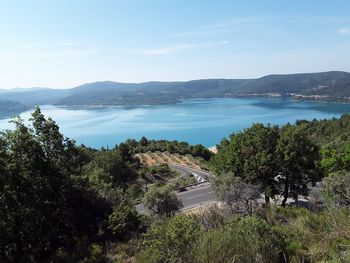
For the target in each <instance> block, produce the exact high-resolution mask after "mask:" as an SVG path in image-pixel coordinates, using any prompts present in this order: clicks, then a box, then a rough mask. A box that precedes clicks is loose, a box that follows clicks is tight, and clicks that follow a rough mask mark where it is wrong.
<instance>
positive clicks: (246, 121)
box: [0, 98, 350, 148]
mask: <svg viewBox="0 0 350 263" xmlns="http://www.w3.org/2000/svg"><path fill="white" fill-rule="evenodd" d="M41 108H42V111H43V113H44V114H45V115H46V116H51V117H52V118H53V119H54V120H55V121H56V122H57V123H58V124H59V126H60V127H61V131H62V132H63V133H64V135H65V136H67V137H69V138H72V139H75V140H76V141H77V142H78V143H84V144H85V145H88V146H91V147H95V148H100V147H102V146H104V147H107V146H108V147H113V146H114V145H116V144H118V143H120V142H123V141H125V140H126V139H129V138H133V139H140V138H141V137H142V136H145V137H147V138H149V139H167V140H178V141H187V142H189V143H191V144H197V143H200V144H203V145H204V146H213V145H215V144H217V143H219V142H220V140H221V139H222V138H223V137H227V136H228V135H229V134H230V133H232V132H235V131H238V130H242V129H244V128H247V127H249V126H250V125H251V124H252V123H255V122H262V123H265V124H267V123H271V124H277V125H283V124H286V123H287V122H290V123H294V122H295V121H296V120H298V119H306V120H312V119H314V118H316V119H329V118H332V117H339V116H340V115H342V114H343V113H348V112H350V104H340V103H317V102H305V101H293V100H289V99H281V98H271V99H269V98H250V99H196V100H185V101H183V102H181V103H177V104H168V105H154V106H153V105H152V106H147V105H143V106H137V107H113V108H89V109H86V108H85V109H82V108H66V107H55V106H46V105H44V106H42V107H41ZM30 113H31V112H30V111H28V112H24V113H22V114H21V117H22V118H23V119H28V118H29V116H30ZM8 122H9V119H2V120H0V130H3V129H9V128H11V124H9V123H8Z"/></svg>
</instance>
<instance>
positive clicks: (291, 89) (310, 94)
mask: <svg viewBox="0 0 350 263" xmlns="http://www.w3.org/2000/svg"><path fill="white" fill-rule="evenodd" d="M247 96H283V97H292V98H297V99H312V100H324V101H341V102H349V97H350V73H347V72H338V71H332V72H323V73H308V74H290V75H269V76H265V77H262V78H258V79H203V80H192V81H185V82H145V83H119V82H112V81H102V82H94V83H87V84H84V85H81V86H78V87H75V88H71V89H33V90H25V89H24V90H23V91H21V90H16V91H11V90H7V91H4V90H3V91H1V92H0V99H6V100H13V101H16V102H19V103H21V104H23V105H25V106H26V107H33V106H34V105H43V104H53V105H70V106H107V105H141V104H162V103H176V102H178V101H179V100H182V99H195V98H226V97H247ZM7 110H10V108H8V109H7Z"/></svg>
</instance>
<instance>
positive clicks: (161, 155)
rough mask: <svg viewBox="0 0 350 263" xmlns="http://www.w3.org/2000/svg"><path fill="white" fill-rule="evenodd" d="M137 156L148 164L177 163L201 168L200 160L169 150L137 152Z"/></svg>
mask: <svg viewBox="0 0 350 263" xmlns="http://www.w3.org/2000/svg"><path fill="white" fill-rule="evenodd" d="M136 157H138V158H139V159H140V162H141V163H142V164H145V165H147V166H152V165H159V164H168V163H176V164H181V165H186V166H189V167H193V168H195V169H201V165H200V161H199V160H197V159H195V158H193V157H192V156H189V155H186V156H182V155H179V154H170V153H168V152H155V153H152V152H147V153H138V154H136Z"/></svg>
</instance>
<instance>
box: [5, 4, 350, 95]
mask: <svg viewBox="0 0 350 263" xmlns="http://www.w3.org/2000/svg"><path fill="white" fill-rule="evenodd" d="M329 70H342V71H350V1H349V0H332V1H331V0H255V1H254V0H252V1H250V0H245V1H236V0H110V1H109V0H25V1H24V0H0V89H6V88H14V87H20V88H30V87H49V88H69V87H74V86H77V85H80V84H83V83H87V82H94V81H103V80H112V81H119V82H144V81H151V80H159V81H175V80H191V79H203V78H256V77H261V76H264V75H268V74H284V73H299V72H320V71H329Z"/></svg>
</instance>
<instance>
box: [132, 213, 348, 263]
mask: <svg viewBox="0 0 350 263" xmlns="http://www.w3.org/2000/svg"><path fill="white" fill-rule="evenodd" d="M204 216H206V217H207V215H203V214H201V215H197V216H184V215H181V216H176V217H173V218H170V219H169V220H167V221H166V222H164V223H163V224H161V225H154V226H152V227H151V229H150V230H149V231H148V232H147V234H145V235H144V239H143V241H142V251H141V252H140V253H139V255H138V256H137V262H147V263H157V262H162V263H163V262H165V263H166V262H184V263H185V262H194V263H195V262H198V263H206V262H207V263H221V262H247V263H248V262H266V263H268V262H271V263H273V262H349V260H350V248H349V244H350V213H349V211H347V210H344V209H339V210H325V211H323V212H320V213H313V212H310V211H308V210H306V209H302V208H278V209H276V208H272V209H271V210H270V211H269V212H268V216H267V217H266V216H254V215H253V216H247V217H239V216H229V217H226V218H224V221H223V222H222V223H219V224H217V222H212V225H215V227H213V228H209V229H207V228H205V227H204V225H203V224H202V223H203V221H202V218H203V217H204ZM212 220H214V221H216V220H218V218H217V217H212Z"/></svg>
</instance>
